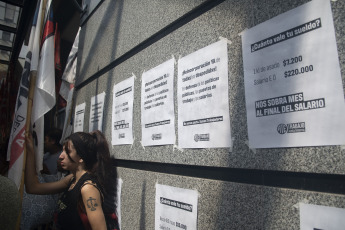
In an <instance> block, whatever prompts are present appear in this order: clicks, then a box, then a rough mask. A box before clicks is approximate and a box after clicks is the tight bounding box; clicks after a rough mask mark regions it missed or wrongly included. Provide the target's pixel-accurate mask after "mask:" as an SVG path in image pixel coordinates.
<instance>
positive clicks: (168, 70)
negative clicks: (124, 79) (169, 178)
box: [141, 59, 175, 146]
mask: <svg viewBox="0 0 345 230" xmlns="http://www.w3.org/2000/svg"><path fill="white" fill-rule="evenodd" d="M174 63H175V59H170V60H169V61H166V62H164V63H163V64H160V65H159V66H156V67H155V68H153V69H150V70H148V71H146V72H144V73H143V75H142V80H141V82H142V85H141V130H142V145H143V146H148V145H168V144H175V113H174Z"/></svg>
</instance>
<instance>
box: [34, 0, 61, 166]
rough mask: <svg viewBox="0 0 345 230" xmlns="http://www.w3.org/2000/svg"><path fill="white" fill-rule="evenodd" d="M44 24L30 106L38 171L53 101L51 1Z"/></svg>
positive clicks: (53, 58)
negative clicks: (45, 117)
mask: <svg viewBox="0 0 345 230" xmlns="http://www.w3.org/2000/svg"><path fill="white" fill-rule="evenodd" d="M46 9H47V10H46V13H47V14H46V16H45V23H44V29H43V35H42V40H41V51H40V59H39V64H38V70H37V79H36V86H35V92H34V100H33V105H32V117H31V123H32V125H33V127H32V128H33V137H34V139H35V145H34V146H35V152H36V166H37V170H38V171H40V170H41V169H42V167H43V163H42V161H43V154H44V153H43V149H44V147H43V145H44V114H46V113H47V112H48V111H49V110H51V109H52V108H53V107H54V105H55V102H56V99H55V54H54V51H55V48H54V33H55V24H54V20H53V7H52V4H51V0H49V1H48V2H47V8H46Z"/></svg>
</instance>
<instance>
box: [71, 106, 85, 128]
mask: <svg viewBox="0 0 345 230" xmlns="http://www.w3.org/2000/svg"><path fill="white" fill-rule="evenodd" d="M85 105H86V104H85V102H84V103H82V104H80V105H77V106H76V107H75V112H74V126H73V131H74V132H75V133H76V132H83V131H84V115H85Z"/></svg>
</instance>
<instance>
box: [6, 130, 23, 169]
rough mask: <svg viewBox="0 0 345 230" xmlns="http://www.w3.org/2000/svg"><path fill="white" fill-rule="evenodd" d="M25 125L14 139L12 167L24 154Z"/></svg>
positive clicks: (10, 166)
mask: <svg viewBox="0 0 345 230" xmlns="http://www.w3.org/2000/svg"><path fill="white" fill-rule="evenodd" d="M24 138H25V126H24V127H23V128H22V129H21V130H20V131H19V133H18V134H17V135H16V137H15V138H14V139H13V141H12V145H11V159H10V165H9V168H12V166H13V164H14V163H15V162H16V161H17V160H18V158H19V157H20V156H21V155H22V154H23V151H24V144H25V140H24Z"/></svg>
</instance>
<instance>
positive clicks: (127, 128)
mask: <svg viewBox="0 0 345 230" xmlns="http://www.w3.org/2000/svg"><path fill="white" fill-rule="evenodd" d="M133 98H134V76H133V77H130V78H128V79H126V80H124V81H122V82H120V83H118V84H116V85H114V91H113V109H112V127H111V130H112V141H111V143H112V145H131V144H133V131H132V129H133V128H132V126H133Z"/></svg>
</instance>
